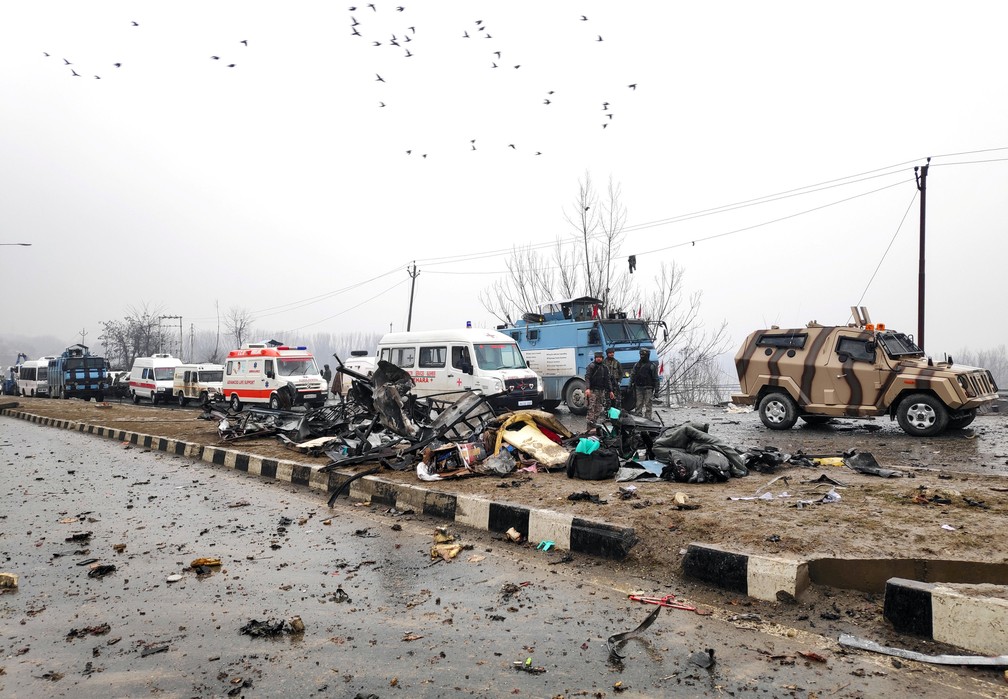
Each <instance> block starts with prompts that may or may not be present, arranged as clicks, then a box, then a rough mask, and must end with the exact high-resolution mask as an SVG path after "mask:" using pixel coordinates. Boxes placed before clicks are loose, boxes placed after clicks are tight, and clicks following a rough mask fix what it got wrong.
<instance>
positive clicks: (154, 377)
mask: <svg viewBox="0 0 1008 699" xmlns="http://www.w3.org/2000/svg"><path fill="white" fill-rule="evenodd" d="M181 363H182V360H180V359H179V358H178V357H173V356H171V355H170V354H153V355H151V356H149V357H137V358H136V359H134V360H133V368H132V369H131V370H130V380H129V385H130V396H131V397H132V398H133V402H134V403H139V402H140V399H141V398H146V399H147V400H149V401H150V402H151V403H153V404H154V405H157V404H158V403H160V402H161V401H162V400H168V399H170V398H171V397H172V395H173V392H172V391H173V388H174V386H175V383H174V382H175V367H177V366H179V365H180V364H181Z"/></svg>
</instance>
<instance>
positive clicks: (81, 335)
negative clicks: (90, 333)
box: [79, 328, 87, 345]
mask: <svg viewBox="0 0 1008 699" xmlns="http://www.w3.org/2000/svg"><path fill="white" fill-rule="evenodd" d="M79 334H80V343H81V345H83V344H84V337H85V336H86V335H87V330H85V329H84V328H81V331H80V333H79Z"/></svg>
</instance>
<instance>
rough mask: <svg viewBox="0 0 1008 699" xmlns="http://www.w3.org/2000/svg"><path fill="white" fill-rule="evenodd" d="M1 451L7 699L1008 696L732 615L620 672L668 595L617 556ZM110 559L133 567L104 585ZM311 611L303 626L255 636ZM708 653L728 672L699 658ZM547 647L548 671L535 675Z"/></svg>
mask: <svg viewBox="0 0 1008 699" xmlns="http://www.w3.org/2000/svg"><path fill="white" fill-rule="evenodd" d="M0 464H2V465H3V469H4V483H3V488H2V492H3V498H2V504H0V523H2V525H3V526H2V536H0V556H2V563H0V570H2V571H3V572H10V573H15V574H17V575H18V576H19V577H20V581H19V583H20V584H19V588H18V589H17V591H14V592H9V593H7V594H4V595H0V631H2V645H0V652H2V655H3V659H2V660H0V668H2V670H3V672H2V673H0V691H2V692H3V695H4V696H5V697H28V696H88V697H89V696H102V697H107V696H116V697H136V696H151V695H155V696H171V697H175V696H178V697H189V696H199V697H209V696H227V695H229V694H230V695H232V696H250V697H255V696H263V697H265V696H280V695H300V696H305V695H309V694H311V695H318V696H336V697H354V696H355V695H357V694H358V693H361V695H362V696H367V695H369V694H373V695H376V696H379V697H395V696H403V697H405V696H409V697H415V696H458V695H462V694H465V695H472V696H505V695H519V696H532V697H555V696H557V695H562V696H565V697H571V696H612V695H614V693H616V689H614V684H615V683H617V682H622V683H623V686H625V687H629V689H627V690H626V691H625V692H622V693H621V696H627V697H641V696H672V695H681V696H698V695H700V696H722V695H735V696H746V695H751V696H798V697H808V696H849V697H870V696H880V695H883V694H889V695H891V696H894V697H905V696H953V695H955V696H964V695H976V696H996V694H997V691H998V689H999V688H1000V687H1001V686H1003V685H998V684H995V682H994V680H993V679H992V676H991V674H990V673H983V674H981V673H970V672H964V671H939V670H935V669H933V668H930V667H927V666H923V665H917V664H915V663H907V662H903V663H901V666H900V667H896V666H894V664H893V663H892V662H891V661H890V659H889V658H884V657H881V656H872V655H866V654H852V655H844V654H842V653H840V652H839V651H838V650H837V648H836V646H835V644H834V643H832V639H824V638H822V637H818V636H814V635H809V634H807V633H805V632H796V631H793V630H790V629H785V628H781V627H771V628H769V629H763V630H757V629H753V628H748V627H749V626H752V624H748V623H746V622H738V621H737V622H735V623H732V622H730V621H728V620H727V617H728V616H729V614H730V613H744V611H745V610H744V609H734V610H727V611H726V610H721V609H714V610H712V611H713V612H714V616H713V617H701V616H697V615H695V614H693V613H691V612H688V611H682V610H663V611H662V613H661V614H660V615H659V617H658V619H657V620H656V622H655V623H654V625H653V626H651V627H650V628H649V629H648V630H647V631H646V632H644V633H643V636H642V637H641V638H639V639H634V640H630V641H629V642H627V643H626V645H625V646H624V647H623V649H622V653H623V654H624V655H626V659H625V660H624V661H623V663H622V664H621V665H615V664H613V663H612V662H610V661H609V660H608V651H607V650H606V647H605V639H606V638H607V637H608V636H609V635H610V634H613V633H617V632H621V631H627V630H630V629H631V628H633V627H635V626H636V625H637V624H638V623H639V622H640V621H641V620H643V619H644V618H645V616H647V614H648V612H649V611H650V609H651V608H650V607H645V606H642V605H637V604H634V603H628V602H627V601H626V597H625V595H626V593H627V592H628V591H630V590H633V589H636V588H641V587H643V588H644V591H645V592H647V593H653V592H657V590H654V589H652V586H653V584H652V583H644V582H643V581H640V580H632V579H631V580H628V579H620V578H619V577H618V576H616V575H615V574H614V570H613V567H612V566H611V565H609V564H607V563H605V562H602V561H594V560H590V559H586V558H582V559H578V560H576V561H574V562H572V563H563V564H552V562H554V561H558V560H559V559H560V554H558V553H542V552H536V551H533V550H531V549H529V548H525V547H518V546H516V545H514V544H511V543H509V542H505V541H502V540H499V539H497V538H494V537H492V536H490V535H487V534H481V533H477V532H473V531H470V530H465V529H459V530H456V531H455V532H454V533H455V534H456V535H458V536H459V539H460V542H461V543H462V544H464V545H466V546H467V549H466V550H463V551H462V552H461V553H460V554H459V556H458V557H457V558H456V559H455V560H453V561H451V562H444V561H441V562H432V561H431V558H430V548H431V545H432V543H433V541H432V538H433V533H434V530H435V527H436V526H437V525H438V524H439V522H437V521H436V520H431V519H426V518H423V517H415V516H412V515H409V514H401V513H400V514H397V513H390V512H387V511H386V510H385V509H384V508H375V509H371V508H367V507H359V506H354V505H353V504H351V503H347V502H345V501H341V502H340V503H339V504H338V505H337V507H336V508H335V509H334V510H330V509H328V508H327V507H326V506H325V503H324V501H322V499H321V496H320V495H319V494H316V493H311V492H309V491H307V490H305V489H301V488H291V487H290V486H286V487H285V486H282V485H280V484H277V483H274V482H266V481H261V480H259V479H257V478H255V477H250V476H247V475H245V474H242V473H238V472H233V471H230V470H227V469H223V468H218V467H213V466H209V465H207V464H204V463H199V462H193V461H189V460H187V459H183V458H180V457H175V456H169V455H167V454H163V453H160V452H146V451H144V450H141V449H137V448H135V447H134V448H130V449H126V448H124V446H123V445H120V444H117V443H115V442H110V441H107V440H103V439H99V438H94V437H90V436H86V435H81V434H77V433H70V432H65V431H60V430H55V429H51V428H43V427H39V426H36V425H32V424H30V423H25V422H21V421H19V420H14V419H9V418H0ZM87 532H90V537H83V536H81V535H83V534H85V533H87ZM75 535H77V537H78V539H79V540H77V541H73V540H71V541H68V539H71V538H72V537H74V536H75ZM469 547H471V548H469ZM117 549H121V550H117ZM199 557H219V558H220V559H221V566H220V567H219V568H218V567H212V568H209V569H208V570H207V571H206V572H205V573H204V574H198V573H197V572H196V571H194V570H192V569H190V568H189V567H188V566H189V564H190V563H191V562H192V561H193V560H194V559H196V558H199ZM89 559H97V560H95V561H94V562H93V563H92V564H85V565H81V564H82V563H84V562H85V561H88V560H89ZM92 565H114V566H115V570H114V571H112V572H110V573H108V574H107V575H104V576H99V577H90V576H89V571H91V570H93V569H92V567H91V566H92ZM97 570H101V569H100V568H98V569H97ZM176 575H177V576H180V579H179V580H178V581H177V582H168V579H169V577H170V576H176ZM655 577H656V578H661V577H662V573H661V572H660V571H655ZM670 591H671V590H663V591H661V592H662V593H664V592H670ZM295 615H297V616H299V617H300V619H301V620H302V621H303V622H304V626H305V630H304V632H303V633H296V634H289V633H283V634H282V635H280V636H279V637H277V638H253V637H250V636H248V635H243V634H242V633H241V631H240V629H241V628H242V627H243V626H244V625H246V624H247V623H248V622H249V621H250V620H253V619H255V620H260V621H263V620H271V619H273V620H278V621H280V620H289V619H290V618H291V617H293V616H295ZM106 624H107V625H108V628H107V629H106V628H105V626H104V625H106ZM707 647H711V648H714V649H715V651H716V659H717V661H718V662H717V664H716V665H715V666H714V668H713V669H712V670H706V669H701V668H699V667H696V666H694V665H692V664H691V663H690V662H689V660H688V658H689V656H690V655H691V653H693V652H694V651H698V650H701V649H703V648H707ZM799 652H814V653H818V654H819V655H821V656H823V657H824V658H825V659H826V662H825V663H819V662H815V661H813V660H807V659H805V658H803V657H801V656H799V655H798V653H799ZM526 658H531V665H532V667H541V668H544V670H545V671H544V672H542V673H529V672H521V671H518V670H516V669H514V667H513V663H514V662H515V661H525V660H526ZM995 679H996V678H995Z"/></svg>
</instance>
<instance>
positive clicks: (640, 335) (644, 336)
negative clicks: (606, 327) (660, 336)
mask: <svg viewBox="0 0 1008 699" xmlns="http://www.w3.org/2000/svg"><path fill="white" fill-rule="evenodd" d="M626 329H627V335H628V336H629V338H630V339H631V340H642V341H649V340H651V334H650V333H649V332H648V328H647V324H646V323H643V322H631V321H628V322H627V324H626Z"/></svg>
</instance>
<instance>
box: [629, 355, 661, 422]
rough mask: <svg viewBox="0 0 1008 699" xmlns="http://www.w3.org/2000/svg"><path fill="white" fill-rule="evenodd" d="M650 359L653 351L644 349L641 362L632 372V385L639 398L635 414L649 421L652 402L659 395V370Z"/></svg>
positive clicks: (635, 365) (635, 406)
mask: <svg viewBox="0 0 1008 699" xmlns="http://www.w3.org/2000/svg"><path fill="white" fill-rule="evenodd" d="M650 357H651V351H650V350H647V349H642V350H641V351H640V361H639V362H637V363H636V364H634V366H633V369H631V370H630V385H631V386H633V389H634V394H635V395H636V398H637V402H636V404H635V405H634V412H636V413H637V414H638V415H640V416H641V417H643V418H646V419H648V420H650V419H651V400H652V399H653V398H654V397H655V395H656V394H657V393H658V370H657V369H655V367H654V364H652V363H651V359H650Z"/></svg>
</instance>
